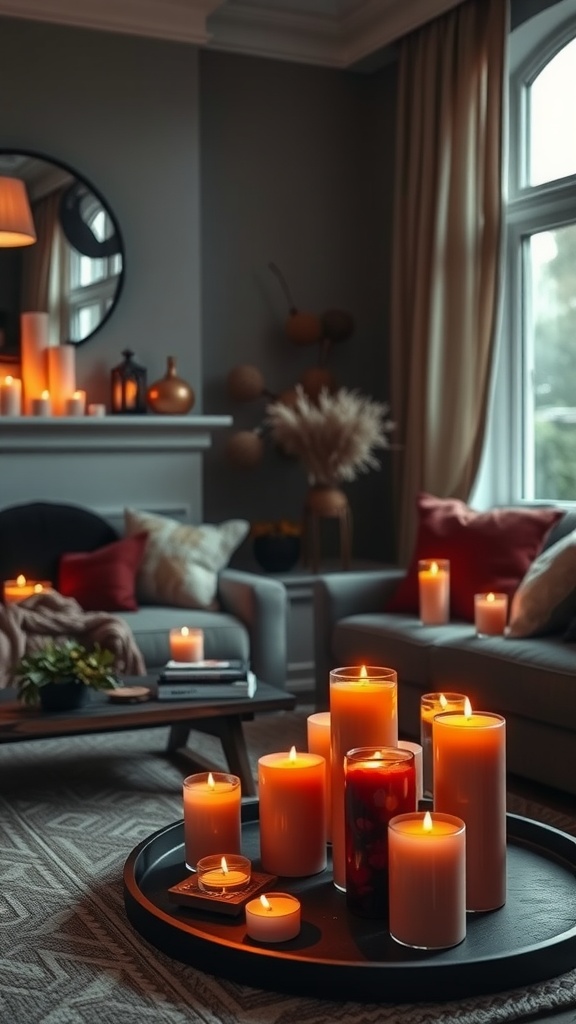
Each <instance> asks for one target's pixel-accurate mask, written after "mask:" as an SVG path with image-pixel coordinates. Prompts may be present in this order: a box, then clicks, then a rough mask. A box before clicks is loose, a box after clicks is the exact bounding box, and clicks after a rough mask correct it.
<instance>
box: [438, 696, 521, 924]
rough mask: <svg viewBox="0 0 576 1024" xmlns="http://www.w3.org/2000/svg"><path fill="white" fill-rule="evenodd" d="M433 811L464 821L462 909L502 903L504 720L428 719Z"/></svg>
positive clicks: (450, 715) (472, 715)
mask: <svg viewBox="0 0 576 1024" xmlns="http://www.w3.org/2000/svg"><path fill="white" fill-rule="evenodd" d="M432 747H433V757H434V810H435V811H440V812H442V813H444V814H454V815H456V817H458V818H462V819H463V821H464V822H465V823H466V909H467V910H476V911H481V910H496V909H497V908H498V907H501V906H503V905H504V903H505V902H506V722H505V719H504V718H502V716H501V715H496V714H492V713H490V712H484V711H478V712H472V709H471V708H470V704H469V702H467V705H466V710H465V711H464V713H463V714H457V713H455V712H452V711H449V712H448V711H445V712H443V713H442V714H440V715H436V718H435V719H434V722H433V724H432Z"/></svg>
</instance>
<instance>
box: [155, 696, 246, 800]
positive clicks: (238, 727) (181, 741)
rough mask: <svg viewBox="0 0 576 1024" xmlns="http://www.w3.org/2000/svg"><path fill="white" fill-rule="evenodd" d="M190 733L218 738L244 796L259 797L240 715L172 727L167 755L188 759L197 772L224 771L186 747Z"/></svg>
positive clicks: (199, 720) (230, 769)
mask: <svg viewBox="0 0 576 1024" xmlns="http://www.w3.org/2000/svg"><path fill="white" fill-rule="evenodd" d="M191 731H197V732H203V733H207V734H208V735H209V736H215V737H216V738H217V739H219V740H220V742H221V744H222V751H223V753H224V757H225V758H226V761H227V763H228V769H225V770H228V771H229V772H231V773H232V775H237V776H238V777H239V779H240V785H241V787H242V796H256V794H257V789H256V785H255V782H254V779H253V777H252V769H251V767H250V760H249V758H248V750H247V748H246V738H245V736H244V730H243V728H242V720H241V718H240V716H239V715H223V716H222V717H220V718H208V719H198V720H197V721H193V722H191V723H190V724H188V723H181V722H178V723H177V724H175V725H173V726H171V729H170V736H169V739H168V746H167V752H168V753H170V754H177V755H178V756H179V757H182V758H185V759H186V760H187V761H188V762H189V764H190V765H191V766H192V767H193V768H194V770H195V771H222V769H221V768H218V767H216V766H215V765H214V764H211V763H210V762H209V761H208V760H207V759H205V758H203V757H202V756H201V755H199V754H197V753H196V752H195V750H194V748H193V747H191V746H187V745H186V741H187V740H188V736H189V733H190V732H191Z"/></svg>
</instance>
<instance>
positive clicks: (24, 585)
mask: <svg viewBox="0 0 576 1024" xmlns="http://www.w3.org/2000/svg"><path fill="white" fill-rule="evenodd" d="M46 590H52V584H51V583H50V580H42V581H41V582H40V581H37V580H27V579H26V577H25V576H22V575H21V576H17V577H16V579H15V580H6V581H5V582H4V604H16V603H17V602H18V601H24V600H25V599H26V598H27V597H32V595H33V594H42V593H43V592H44V591H46Z"/></svg>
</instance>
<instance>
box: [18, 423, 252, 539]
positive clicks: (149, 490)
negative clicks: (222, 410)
mask: <svg viewBox="0 0 576 1024" xmlns="http://www.w3.org/2000/svg"><path fill="white" fill-rule="evenodd" d="M232 424H233V420H232V417H231V416H156V415H149V416H131V415H130V416H112V415H110V416H102V417H97V416H81V417H71V416H61V417H60V416H58V417H57V416H54V417H44V418H43V417H36V416H22V417H14V418H12V417H7V416H2V417H0V479H1V480H2V487H1V489H0V491H1V496H0V506H2V507H6V506H7V505H16V504H19V503H21V502H28V501H57V502H67V501H68V502H72V503H74V504H82V505H85V506H87V507H88V508H92V509H94V511H97V512H103V511H105V512H106V514H108V513H111V512H112V513H116V512H117V511H120V512H121V511H122V509H123V508H124V507H125V506H128V505H130V506H133V507H134V508H142V509H149V510H150V511H153V510H157V511H166V512H170V511H171V510H174V511H175V512H177V513H178V515H179V516H182V517H185V518H190V519H191V521H192V522H200V521H201V520H202V518H203V507H202V506H203V498H202V462H203V455H204V454H205V451H206V449H208V448H209V447H210V445H211V444H212V435H213V433H214V432H215V431H217V430H222V429H225V428H229V427H231V426H232Z"/></svg>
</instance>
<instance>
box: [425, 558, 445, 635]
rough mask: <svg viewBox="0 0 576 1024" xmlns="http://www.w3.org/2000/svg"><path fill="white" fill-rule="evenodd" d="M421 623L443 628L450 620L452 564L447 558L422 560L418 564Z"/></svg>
mask: <svg viewBox="0 0 576 1024" xmlns="http://www.w3.org/2000/svg"><path fill="white" fill-rule="evenodd" d="M418 594H419V606H420V622H421V623H422V625H423V626H442V625H444V624H445V623H446V622H448V621H449V619H450V562H449V561H448V559H446V558H436V559H431V558H422V559H420V561H419V562H418Z"/></svg>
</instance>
